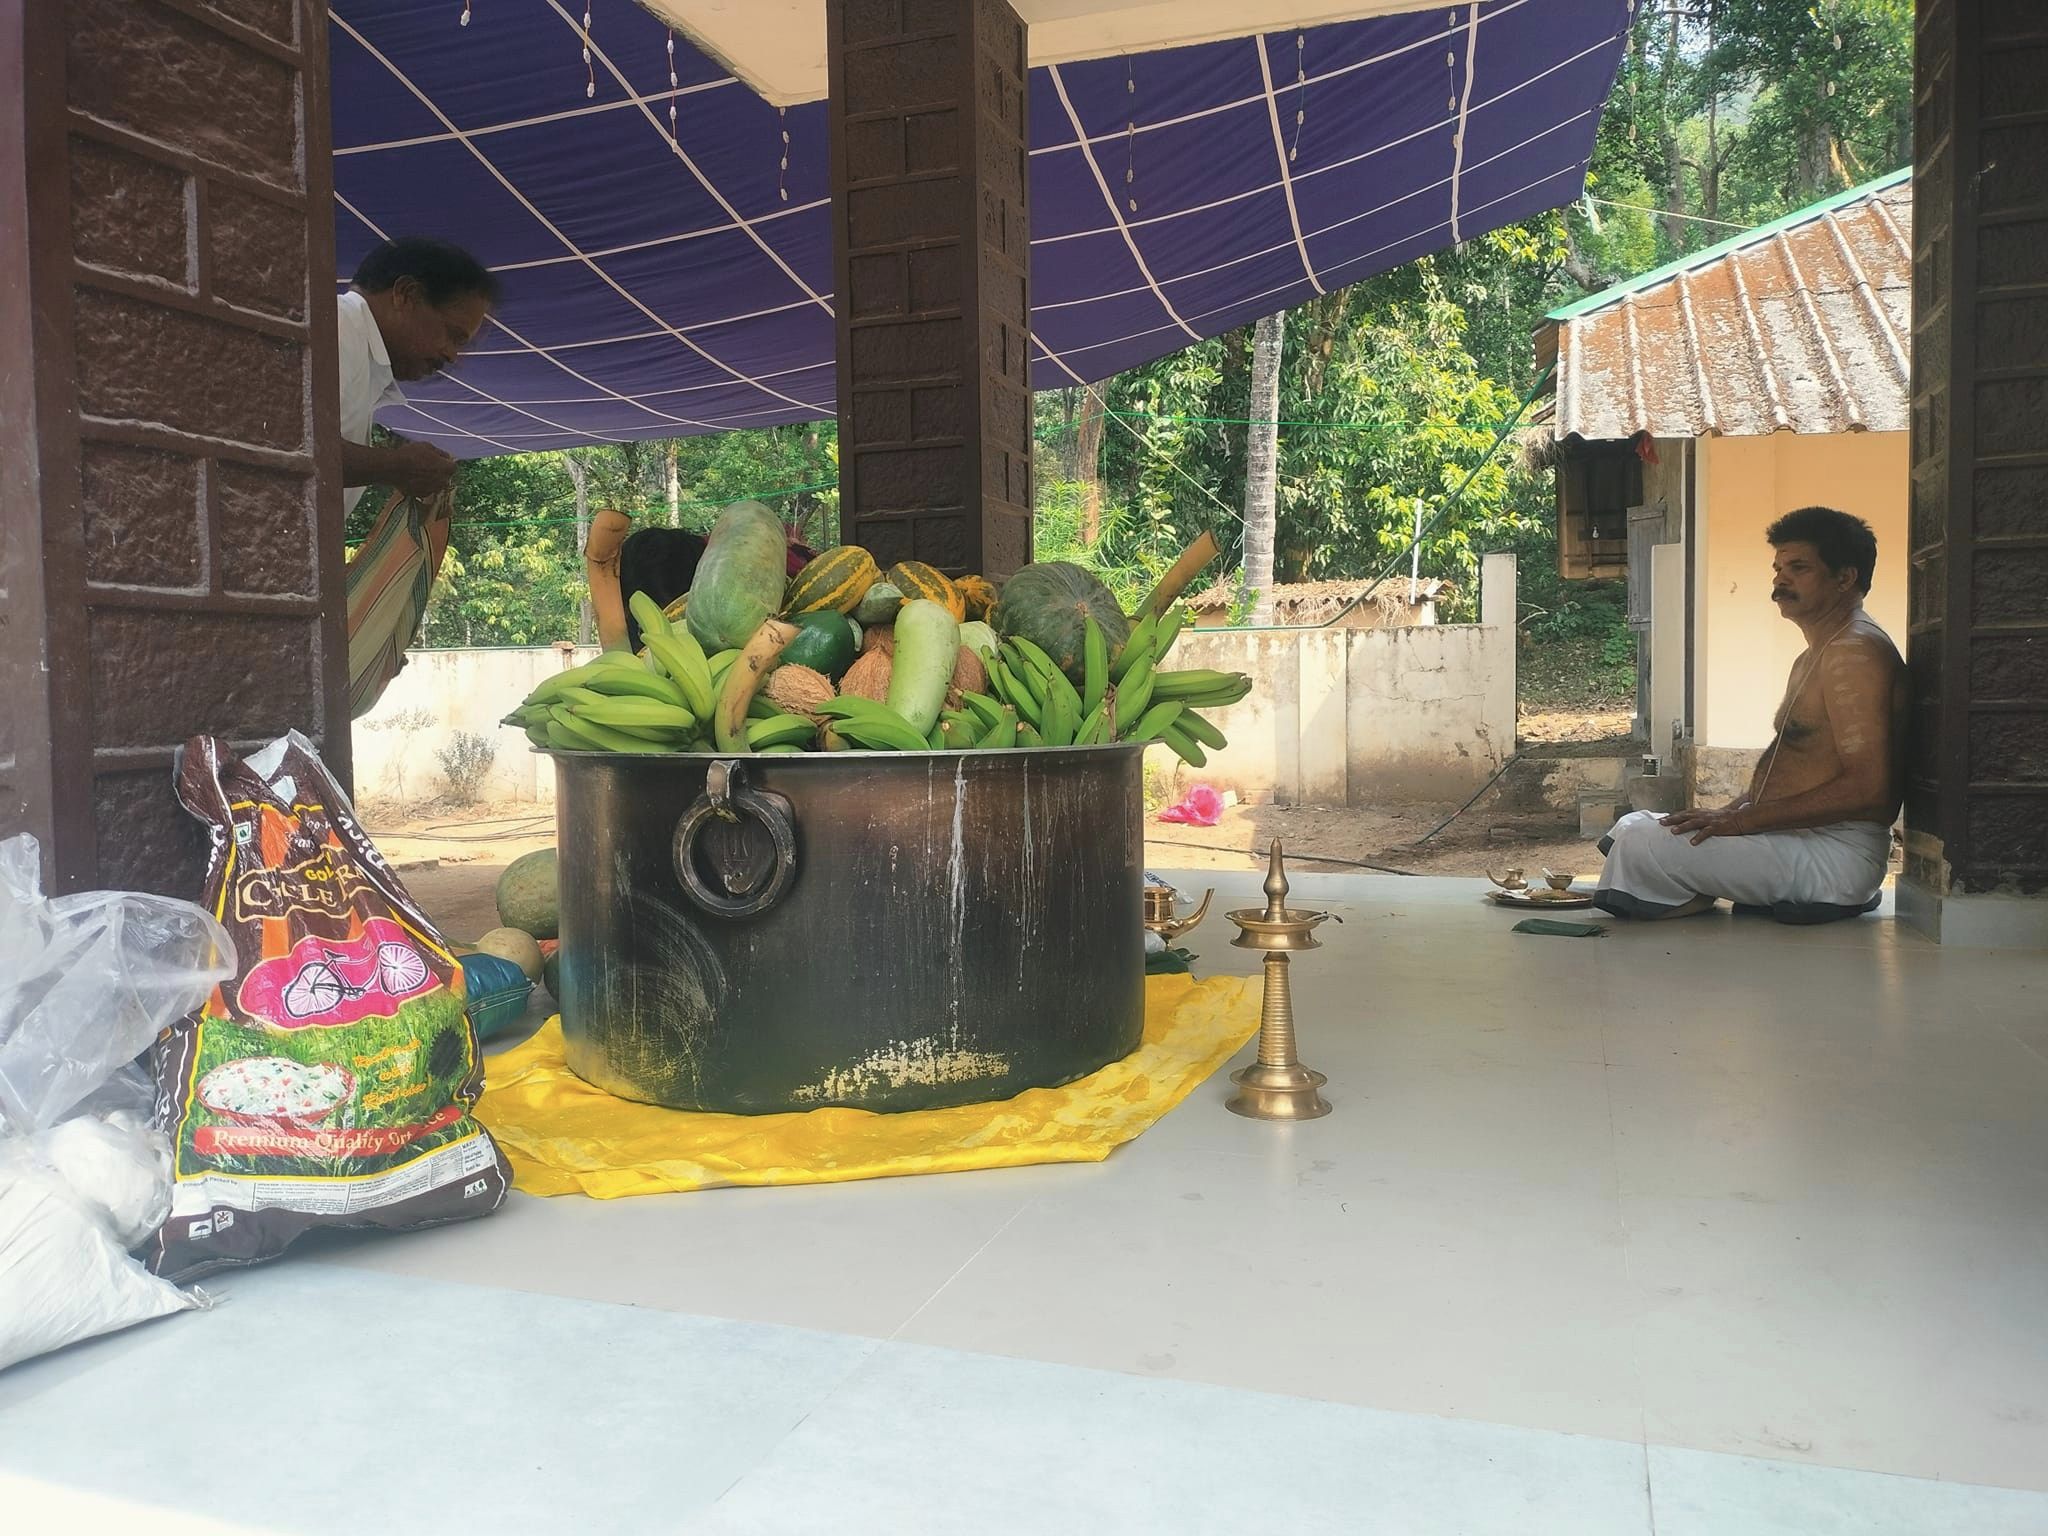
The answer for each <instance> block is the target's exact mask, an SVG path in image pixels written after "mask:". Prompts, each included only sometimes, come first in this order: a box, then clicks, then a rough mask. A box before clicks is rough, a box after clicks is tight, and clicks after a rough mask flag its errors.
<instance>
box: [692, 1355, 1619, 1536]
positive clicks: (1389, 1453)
mask: <svg viewBox="0 0 2048 1536" xmlns="http://www.w3.org/2000/svg"><path fill="white" fill-rule="evenodd" d="M1646 1506H1647V1500H1646V1496H1645V1491H1644V1473H1643V1456H1642V1451H1641V1448H1640V1447H1638V1446H1634V1445H1627V1444H1619V1443H1615V1442H1612V1441H1602V1440H1593V1439H1582V1438H1579V1437H1575V1436H1569V1435H1546V1434H1538V1433H1532V1432H1529V1431H1526V1430H1514V1429H1504V1428H1501V1427H1498V1426H1494V1425H1480V1424H1468V1423H1454V1422H1450V1421H1447V1420H1443V1419H1432V1418H1426V1417H1422V1416H1418V1415H1409V1414H1391V1413H1379V1412H1374V1411H1372V1410H1369V1409H1360V1408H1349V1407H1342V1406H1338V1405H1335V1404H1328V1403H1308V1402H1301V1401H1297V1400H1294V1399H1289V1398H1284V1397H1271V1396H1264V1395H1261V1394H1256V1393H1249V1392H1232V1391H1228V1390H1224V1389H1220V1388H1214V1387H1201V1386H1193V1385H1189V1384H1187V1383H1183V1382H1162V1381H1140V1380H1135V1379H1132V1378H1130V1377H1127V1376H1114V1375H1106V1374H1103V1373H1100V1372H1091V1371H1077V1370H1072V1369H1067V1368H1063V1367H1059V1366H1049V1365H1041V1364H1033V1363H1027V1362H1023V1361H1014V1360H991V1359H987V1358H985V1357H977V1356H971V1355H960V1354H955V1353H952V1352H950V1351H941V1350H928V1349H914V1348H906V1347H903V1346H900V1345H890V1346H885V1347H884V1348H883V1350H882V1351H881V1352H879V1353H878V1354H877V1355H876V1356H875V1357H874V1359H873V1360H872V1361H871V1362H869V1364H868V1365H867V1366H866V1367H864V1368H863V1369H862V1370H861V1371H859V1372H858V1373H857V1374H856V1375H855V1376H854V1377H853V1378H852V1379H851V1380H849V1381H848V1383H847V1384H846V1386H845V1387H844V1388H843V1389H841V1390H840V1391H839V1392H837V1393H835V1394H834V1395H833V1397H832V1399H831V1401H830V1402H828V1403H826V1404H825V1405H824V1406H823V1407H822V1408H820V1409H819V1410H818V1411H817V1412H816V1413H814V1414H812V1415H811V1416H810V1417H809V1418H808V1419H806V1420H805V1421H804V1423H803V1426H802V1427H801V1428H800V1429H798V1430H797V1431H796V1432H795V1433H794V1434H792V1435H791V1436H790V1437H789V1439H788V1440H786V1441H785V1442H784V1443H783V1445H782V1447H781V1448H780V1449H779V1450H778V1451H777V1452H776V1454H775V1455H774V1456H773V1457H772V1458H770V1459H769V1460H768V1461H767V1462H765V1463H763V1464H762V1465H761V1466H759V1467H757V1468H756V1469H754V1470H753V1471H752V1472H750V1473H749V1474H748V1475H747V1476H745V1477H744V1478H742V1479H741V1480H740V1481H739V1482H738V1484H737V1485H735V1486H734V1488H733V1489H732V1490H731V1492H729V1493H728V1494H727V1495H726V1496H725V1497H724V1498H723V1499H722V1500H720V1501H719V1503H718V1504H717V1505H716V1506H715V1507H714V1508H713V1509H711V1510H710V1511H709V1512H707V1513H706V1514H704V1515H702V1516H701V1517H699V1518H698V1519H697V1520H696V1521H694V1522H693V1523H692V1524H691V1525H689V1526H688V1527H687V1530H688V1531H689V1532H690V1536H716V1533H731V1536H783V1533H787V1536H812V1533H815V1532H820V1531H828V1530H829V1531H833V1532H844V1533H846V1536H900V1533H904V1532H913V1531H914V1532H934V1533H936V1532H969V1531H972V1532H978V1533H984V1536H1011V1533H1015V1536H1025V1533H1030V1536H1040V1533H1043V1532H1048V1531H1063V1532H1064V1531H1072V1532H1087V1533H1096V1532H1103V1533H1108V1532H1115V1533H1118V1536H1149V1533H1160V1536H1167V1533H1171V1536H1204V1533H1212V1532H1213V1533H1217V1536H1222V1533H1226V1532H1228V1533H1233V1536H1234V1533H1239V1532H1250V1531H1257V1532H1269V1531H1270V1532H1278V1531H1290V1532H1302V1533H1310V1536H1312V1533H1318V1532H1320V1533H1327V1536H1352V1533H1356V1532H1365V1531H1370V1532H1373V1533H1374V1536H1449V1533H1462V1536H1643V1533H1646V1532H1647V1531H1648V1525H1647V1521H1646V1514H1647V1507H1646Z"/></svg>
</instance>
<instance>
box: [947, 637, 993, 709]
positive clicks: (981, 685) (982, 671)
mask: <svg viewBox="0 0 2048 1536" xmlns="http://www.w3.org/2000/svg"><path fill="white" fill-rule="evenodd" d="M987 692H988V668H987V666H985V665H984V664H983V662H982V659H981V658H980V657H979V656H977V655H975V654H974V652H972V651H970V650H969V649H968V648H967V647H966V646H964V645H963V646H961V647H960V654H959V655H958V656H956V657H954V658H953V681H952V682H951V684H949V685H948V686H947V689H946V708H948V709H958V708H959V707H960V705H961V702H962V701H961V698H960V695H961V694H963V693H987Z"/></svg>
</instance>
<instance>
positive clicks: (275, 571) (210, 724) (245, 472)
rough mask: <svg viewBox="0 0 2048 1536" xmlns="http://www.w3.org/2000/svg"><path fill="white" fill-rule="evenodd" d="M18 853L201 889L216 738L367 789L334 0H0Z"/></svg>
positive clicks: (2, 756) (4, 820)
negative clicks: (351, 494) (305, 743)
mask: <svg viewBox="0 0 2048 1536" xmlns="http://www.w3.org/2000/svg"><path fill="white" fill-rule="evenodd" d="M0 96H4V98H5V100H4V103H0V699H4V700H5V705H4V707H0V836H7V835H10V834H12V833H15V832H20V831H29V832H33V833H35V834H36V836H37V837H38V838H40V839H41V840H42V844H43V850H44V856H45V876H46V878H47V879H49V881H50V882H51V884H52V886H53V887H55V888H62V889H78V888H89V887H95V886H106V887H124V888H140V889H144V890H155V891H162V892H167V893H171V894H175V895H183V896H188V897H189V896H194V895H196V894H197V892H198V889H199V876H200V873H201V869H202V855H203V842H202V839H201V837H200V835H199V832H198V826H197V823H196V822H194V821H193V820H192V819H191V818H190V817H189V816H187V815H186V814H185V812H184V811H183V810H181V809H180V808H179V806H178V804H177V802H176V801H175V800H174V799H173V797H172V794H171V762H172V754H173V752H174V750H175V749H176V747H177V746H178V745H179V744H180V743H182V742H183V741H184V740H185V739H186V738H187V737H188V736H190V735H192V734H194V733H196V732H201V731H205V732H210V733H213V734H216V735H221V736H225V737H227V738H229V739H231V740H233V741H236V742H242V743H251V742H255V741H258V740H261V739H264V738H267V737H270V736H273V735H276V734H278V733H280V732H282V731H284V730H286V729H288V728H292V727H296V728H298V729H299V730H302V731H304V732H306V733H307V734H308V735H310V736H312V737H313V738H314V740H315V741H316V742H317V743H318V744H319V746H320V748H321V751H322V753H323V755H324V756H325V757H326V760H327V761H328V763H329V764H331V765H332V766H333V767H334V768H335V769H336V770H337V772H340V773H342V774H344V775H345V774H346V772H347V769H348V742H349V738H348V712H347V689H346V683H347V666H348V648H347V642H346V637H345V621H344V617H343V602H342V587H341V503H340V492H339V486H338V478H339V469H340V437H339V426H338V415H337V412H338V406H337V403H336V390H337V384H336V379H335V373H334V363H333V358H334V347H335V340H334V305H333V302H332V298H331V294H332V292H333V289H332V281H333V272H334V218H333V211H332V209H333V171H332V163H331V151H330V137H329V127H328V108H327V9H326V6H325V5H324V4H323V3H321V0H211V3H208V0H0Z"/></svg>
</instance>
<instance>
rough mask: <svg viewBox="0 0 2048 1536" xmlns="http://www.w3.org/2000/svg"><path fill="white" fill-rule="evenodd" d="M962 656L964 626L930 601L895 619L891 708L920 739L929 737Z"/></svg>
mask: <svg viewBox="0 0 2048 1536" xmlns="http://www.w3.org/2000/svg"><path fill="white" fill-rule="evenodd" d="M959 656H960V625H959V623H958V621H956V620H955V619H954V617H953V615H952V614H950V613H948V612H947V611H946V610H945V609H944V608H942V607H941V606H939V604H937V603H935V602H932V601H930V600H929V599H927V598H916V599H914V600H912V601H910V602H907V603H905V604H904V605H903V608H902V611H901V612H899V613H898V614H897V615H896V655H895V657H894V658H893V665H892V666H891V668H890V672H889V699H888V703H889V707H890V708H891V709H893V710H895V711H896V713H897V714H899V715H901V716H902V717H903V718H904V720H905V722H906V723H908V725H909V726H910V728H911V729H912V730H913V731H915V732H916V733H917V734H918V735H920V736H924V735H928V734H929V733H930V731H931V728H932V726H933V724H934V723H935V722H936V721H937V720H938V718H939V711H940V709H941V708H943V707H944V706H945V702H946V690H947V689H948V688H950V687H951V686H952V684H953V665H954V663H955V662H956V661H957V660H958V659H959Z"/></svg>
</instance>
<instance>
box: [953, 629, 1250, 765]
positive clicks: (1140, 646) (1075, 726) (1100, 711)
mask: <svg viewBox="0 0 2048 1536" xmlns="http://www.w3.org/2000/svg"><path fill="white" fill-rule="evenodd" d="M1184 622H1185V618H1184V616H1183V615H1182V614H1181V613H1180V612H1179V611H1177V610H1176V611H1173V612H1169V613H1167V614H1163V615H1160V616H1157V617H1148V618H1144V619H1141V620H1139V621H1138V623H1137V624H1136V625H1134V626H1133V627H1132V630H1131V635H1130V639H1129V640H1128V641H1127V642H1126V643H1125V645H1124V647H1123V649H1122V650H1121V651H1119V652H1117V654H1116V656H1115V657H1114V658H1113V659H1112V657H1111V656H1110V653H1109V646H1108V642H1107V640H1106V638H1105V636H1104V635H1103V632H1102V628H1101V626H1100V625H1098V624H1097V623H1096V622H1095V620H1094V619H1093V618H1085V619H1084V620H1083V625H1084V628H1083V644H1082V661H1081V684H1080V686H1079V687H1078V688H1076V687H1075V685H1074V683H1073V682H1072V681H1071V680H1070V679H1069V678H1068V677H1067V676H1066V674H1065V673H1063V672H1062V671H1061V670H1060V669H1059V668H1058V667H1057V666H1056V665H1054V664H1053V661H1052V658H1051V657H1049V656H1047V655H1046V653H1045V652H1044V651H1043V650H1041V649H1040V648H1039V647H1037V646H1036V645H1033V644H1032V643H1031V642H1030V641H1029V640H1026V639H1023V638H1021V637H1017V636H1013V637H1011V638H1010V639H1007V640H1005V641H1003V642H1002V645H1001V646H1000V647H999V648H998V649H997V650H995V651H990V652H984V653H983V658H982V659H983V660H984V661H985V662H986V663H987V665H988V675H989V692H990V694H992V695H993V697H988V696H983V695H977V694H968V695H967V696H966V700H965V702H966V704H967V705H968V706H969V710H968V711H967V712H964V713H967V714H968V718H966V719H956V718H955V715H956V714H960V713H963V712H957V711H956V712H953V713H952V714H949V715H947V716H946V717H945V719H944V720H942V722H941V724H942V726H943V725H947V724H950V725H952V726H953V727H954V729H955V731H957V732H958V733H960V734H962V735H966V734H972V733H973V732H975V731H976V730H977V729H978V730H979V731H980V733H981V734H980V737H979V739H976V740H974V741H971V742H970V743H969V744H970V745H974V746H995V745H1002V746H1009V745H1012V744H1014V745H1018V746H1030V747H1037V746H1047V747H1066V746H1076V747H1086V746H1097V745H1101V744H1104V743H1108V742H1117V741H1124V742H1131V741H1135V742H1153V741H1157V742H1163V743H1164V744H1165V745H1167V746H1169V747H1171V748H1172V749H1173V750H1174V751H1175V752H1177V753H1178V754H1179V755H1180V756H1181V757H1182V758H1183V759H1185V760H1186V761H1187V762H1188V763H1190V764H1192V765H1194V766H1195V767H1200V766H1202V765H1203V764H1204V763H1206V762H1207V761H1208V752H1207V751H1205V750H1204V749H1205V748H1207V749H1209V750H1214V749H1216V748H1219V747H1221V746H1223V745H1224V743H1225V738H1224V735H1223V733H1222V732H1221V731H1219V730H1217V729H1216V727H1215V726H1213V725H1211V724H1210V723H1209V722H1208V721H1207V720H1204V719H1203V718H1202V717H1201V715H1199V714H1198V713H1196V711H1197V710H1198V709H1220V708H1223V707H1225V706H1226V705H1230V704H1235V703H1237V702H1238V700H1240V699H1242V698H1243V697H1244V696H1245V695H1246V694H1248V693H1250V692H1251V687H1252V680H1251V678H1249V677H1248V676H1246V675H1245V674H1244V673H1242V672H1217V671H1212V670H1209V669H1206V668H1203V669H1196V670H1190V671H1183V672H1163V671H1161V670H1160V668H1159V663H1160V662H1161V661H1162V660H1164V659H1165V657H1166V653H1167V652H1168V651H1169V650H1170V649H1171V648H1172V646H1173V642H1174V641H1175V640H1177V639H1178V638H1179V637H1180V630H1181V625H1182V624H1183V623H1184ZM997 709H1006V710H1009V711H1011V712H1013V714H1014V716H1015V720H1016V730H1015V735H1014V737H1013V738H1009V739H1005V740H1002V741H1000V742H998V741H995V740H991V739H989V738H990V737H992V736H994V735H996V734H997V733H998V732H999V731H1001V729H1002V727H1001V726H1000V725H999V724H998V723H997V722H996V721H995V720H993V719H992V718H991V712H992V711H994V710H997ZM952 739H953V737H952V736H951V735H949V736H948V740H949V741H951V740H952Z"/></svg>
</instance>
